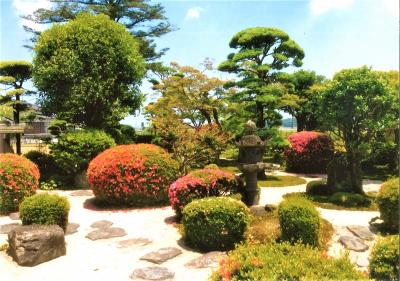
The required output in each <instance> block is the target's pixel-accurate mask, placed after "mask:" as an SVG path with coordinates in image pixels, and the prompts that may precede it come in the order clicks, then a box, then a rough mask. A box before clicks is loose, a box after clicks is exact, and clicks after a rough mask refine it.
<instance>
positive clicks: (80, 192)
mask: <svg viewBox="0 0 400 281" xmlns="http://www.w3.org/2000/svg"><path fill="white" fill-rule="evenodd" d="M71 196H93V192H92V191H91V190H87V189H84V190H77V191H74V192H72V193H71Z"/></svg>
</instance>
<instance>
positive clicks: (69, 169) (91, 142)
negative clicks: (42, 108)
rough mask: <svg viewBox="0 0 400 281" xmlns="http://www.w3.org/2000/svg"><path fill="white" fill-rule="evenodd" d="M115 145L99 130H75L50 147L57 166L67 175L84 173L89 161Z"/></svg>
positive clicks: (63, 135) (112, 140)
mask: <svg viewBox="0 0 400 281" xmlns="http://www.w3.org/2000/svg"><path fill="white" fill-rule="evenodd" d="M114 145H115V142H114V139H113V138H111V137H110V136H109V135H107V134H106V133H105V132H103V131H99V130H76V131H71V132H67V133H64V134H61V135H60V137H59V138H58V142H57V143H54V144H52V145H51V154H52V155H53V156H54V159H55V161H56V163H57V165H58V166H59V167H60V168H61V169H62V170H63V172H64V173H66V174H68V175H76V174H78V173H81V172H83V171H85V170H86V169H87V167H88V164H89V162H90V160H92V159H93V158H94V157H95V156H96V155H98V154H99V153H100V152H103V151H104V150H106V149H107V148H110V147H112V146H114Z"/></svg>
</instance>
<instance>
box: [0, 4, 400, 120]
mask: <svg viewBox="0 0 400 281" xmlns="http://www.w3.org/2000/svg"><path fill="white" fill-rule="evenodd" d="M156 2H160V3H162V5H163V6H164V7H165V10H166V15H167V16H168V18H169V19H170V22H171V23H172V24H173V25H174V26H175V27H176V29H177V30H176V31H174V32H171V33H169V34H167V35H165V36H163V37H162V38H160V39H159V40H157V44H158V46H159V47H160V48H165V47H168V48H170V50H169V51H168V53H167V55H166V56H164V57H163V61H164V62H166V63H169V62H170V61H176V62H178V63H179V64H182V65H193V66H199V64H200V63H201V62H202V61H203V60H204V58H206V57H209V58H212V59H213V60H215V63H216V64H218V63H219V62H221V61H222V60H224V59H225V57H226V55H227V54H228V53H229V52H230V49H229V46H228V42H229V40H230V38H231V37H232V36H233V35H234V34H235V33H236V32H238V31H240V30H242V29H244V28H248V27H254V26H271V27H277V28H280V29H283V30H284V31H286V32H287V33H288V34H289V36H290V37H291V38H293V39H294V40H295V41H296V42H297V43H298V44H299V45H300V46H301V47H302V48H303V49H304V51H305V54H306V57H305V59H304V65H303V68H304V69H309V70H315V71H316V72H317V73H319V74H323V75H325V76H327V77H328V78H331V77H332V75H333V74H334V73H335V72H337V71H339V70H340V69H343V68H351V67H358V66H361V65H368V66H372V67H373V68H374V69H379V70H388V69H399V30H398V26H399V12H398V11H399V6H398V5H399V1H398V0H259V1H249V0H242V1H239V0H214V1H184V0H180V1H178V0H175V1H171V0H164V1H156ZM0 5H1V6H0V9H1V11H0V16H1V38H0V39H1V48H0V60H14V59H25V60H31V58H32V53H30V52H29V51H28V50H27V49H25V48H23V47H22V45H23V44H24V41H25V40H26V39H27V38H28V37H29V35H28V34H27V33H25V32H24V31H23V29H22V24H26V22H23V20H21V19H20V18H19V16H20V15H23V14H29V13H31V12H32V11H34V10H36V9H37V8H40V7H49V5H50V4H49V2H48V1H47V0H0ZM222 77H223V76H222ZM140 122H141V118H136V119H135V118H130V119H129V123H131V124H134V125H135V126H137V125H138V124H140Z"/></svg>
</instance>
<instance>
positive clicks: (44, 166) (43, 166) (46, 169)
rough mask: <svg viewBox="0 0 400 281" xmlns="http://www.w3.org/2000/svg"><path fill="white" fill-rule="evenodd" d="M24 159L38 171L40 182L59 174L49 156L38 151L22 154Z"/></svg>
mask: <svg viewBox="0 0 400 281" xmlns="http://www.w3.org/2000/svg"><path fill="white" fill-rule="evenodd" d="M24 156H25V157H26V158H28V159H29V160H31V161H32V162H33V163H35V164H36V165H37V166H38V168H39V171H40V181H41V182H45V181H48V180H50V179H51V178H52V177H53V176H54V175H57V174H58V173H59V168H58V166H57V164H56V161H55V160H54V157H53V156H52V155H50V154H47V153H44V152H41V151H39V150H31V151H29V152H27V153H25V154H24Z"/></svg>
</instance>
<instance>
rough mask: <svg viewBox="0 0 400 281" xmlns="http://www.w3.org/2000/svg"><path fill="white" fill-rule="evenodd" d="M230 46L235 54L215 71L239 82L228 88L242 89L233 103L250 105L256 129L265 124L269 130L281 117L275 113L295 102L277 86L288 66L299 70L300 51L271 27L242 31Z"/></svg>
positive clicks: (294, 44)
mask: <svg viewBox="0 0 400 281" xmlns="http://www.w3.org/2000/svg"><path fill="white" fill-rule="evenodd" d="M229 46H230V47H231V48H234V49H238V51H237V52H236V53H231V54H229V55H228V59H227V60H226V61H224V62H222V63H221V64H220V65H219V67H218V69H219V70H221V71H226V72H229V73H235V74H238V75H239V77H240V78H241V80H239V81H237V82H236V83H233V84H231V85H232V86H237V87H239V88H241V89H242V90H241V91H238V92H237V94H236V100H237V101H239V102H245V103H249V102H250V103H251V105H249V106H253V107H254V109H255V112H256V116H255V119H256V125H257V127H258V128H264V127H265V125H266V120H267V121H268V125H269V126H271V125H276V124H277V119H280V118H281V117H280V115H279V114H277V113H276V111H275V110H276V109H277V108H280V107H283V106H285V105H288V104H291V103H293V102H295V101H293V98H294V97H293V96H290V95H289V94H288V93H287V91H286V89H285V87H284V86H283V85H282V84H280V83H279V81H278V79H277V72H278V71H280V70H282V69H284V68H286V67H288V66H295V67H299V66H301V65H302V59H303V58H304V52H303V50H302V49H301V48H300V46H299V45H298V44H297V43H296V42H295V41H293V40H292V39H290V37H289V36H288V35H287V34H286V33H285V32H284V31H282V30H280V29H277V28H270V27H254V28H248V29H245V30H242V31H240V32H238V33H237V34H236V35H235V36H233V38H232V39H231V41H230V43H229Z"/></svg>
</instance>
